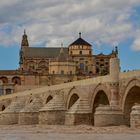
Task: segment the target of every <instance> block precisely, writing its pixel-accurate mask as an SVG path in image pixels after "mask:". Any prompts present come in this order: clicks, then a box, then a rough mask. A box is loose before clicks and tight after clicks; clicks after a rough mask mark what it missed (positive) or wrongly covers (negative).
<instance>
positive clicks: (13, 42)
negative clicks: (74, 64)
mask: <svg viewBox="0 0 140 140" xmlns="http://www.w3.org/2000/svg"><path fill="white" fill-rule="evenodd" d="M24 29H26V33H27V35H28V40H29V44H30V47H60V46H61V44H62V43H63V44H64V47H67V46H68V45H69V44H71V43H72V42H73V41H74V40H76V39H77V38H78V33H79V32H81V33H82V38H83V39H85V40H86V41H88V42H89V43H90V44H92V46H93V47H92V49H93V54H94V55H96V54H99V53H101V52H102V53H105V54H109V53H110V52H111V51H112V49H113V48H114V46H118V49H119V58H120V65H121V71H124V70H137V69H140V63H139V61H140V0H0V69H1V70H6V69H8V70H9V69H18V67H19V64H18V63H19V50H20V43H21V38H22V35H23V31H24Z"/></svg>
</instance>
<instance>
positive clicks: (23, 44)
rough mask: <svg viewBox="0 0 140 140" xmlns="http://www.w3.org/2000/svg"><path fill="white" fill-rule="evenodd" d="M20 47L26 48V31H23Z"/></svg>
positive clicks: (27, 44)
mask: <svg viewBox="0 0 140 140" xmlns="http://www.w3.org/2000/svg"><path fill="white" fill-rule="evenodd" d="M21 46H22V47H23V46H25V47H28V46H29V43H28V36H27V35H26V30H25V29H24V34H23V36H22V41H21Z"/></svg>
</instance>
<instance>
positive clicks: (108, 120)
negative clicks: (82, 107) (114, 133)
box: [94, 106, 124, 127]
mask: <svg viewBox="0 0 140 140" xmlns="http://www.w3.org/2000/svg"><path fill="white" fill-rule="evenodd" d="M123 121H124V120H123V113H122V111H121V110H120V109H118V107H117V108H116V107H111V106H99V107H97V108H96V111H95V114H94V125H95V126H98V127H100V126H117V125H122V124H123Z"/></svg>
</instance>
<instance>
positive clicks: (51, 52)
mask: <svg viewBox="0 0 140 140" xmlns="http://www.w3.org/2000/svg"><path fill="white" fill-rule="evenodd" d="M60 49H61V48H53V47H52V48H45V47H44V48H35V47H28V48H26V49H25V57H29V58H56V57H58V55H59V53H60ZM63 50H64V53H65V54H68V48H63Z"/></svg>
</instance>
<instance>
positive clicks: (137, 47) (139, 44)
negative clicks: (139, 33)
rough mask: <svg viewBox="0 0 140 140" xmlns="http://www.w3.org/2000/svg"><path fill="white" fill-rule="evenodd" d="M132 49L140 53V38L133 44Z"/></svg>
mask: <svg viewBox="0 0 140 140" xmlns="http://www.w3.org/2000/svg"><path fill="white" fill-rule="evenodd" d="M132 49H133V50H134V51H140V37H139V38H136V39H135V40H134V42H133V45H132Z"/></svg>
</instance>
